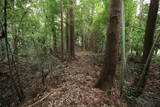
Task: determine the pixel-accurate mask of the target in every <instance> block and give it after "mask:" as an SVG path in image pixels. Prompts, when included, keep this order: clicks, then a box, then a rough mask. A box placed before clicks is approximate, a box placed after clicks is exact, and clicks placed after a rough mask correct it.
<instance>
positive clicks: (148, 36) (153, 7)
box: [143, 0, 159, 64]
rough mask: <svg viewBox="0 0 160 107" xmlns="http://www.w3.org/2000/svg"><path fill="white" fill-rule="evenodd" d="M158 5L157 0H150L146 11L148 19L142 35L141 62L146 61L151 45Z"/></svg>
mask: <svg viewBox="0 0 160 107" xmlns="http://www.w3.org/2000/svg"><path fill="white" fill-rule="evenodd" d="M158 7H159V0H151V3H150V8H149V12H148V20H147V25H146V30H145V35H144V49H143V63H144V64H145V63H146V60H147V58H148V55H149V52H150V50H151V47H152V45H153V38H154V31H155V26H156V19H157V13H158Z"/></svg>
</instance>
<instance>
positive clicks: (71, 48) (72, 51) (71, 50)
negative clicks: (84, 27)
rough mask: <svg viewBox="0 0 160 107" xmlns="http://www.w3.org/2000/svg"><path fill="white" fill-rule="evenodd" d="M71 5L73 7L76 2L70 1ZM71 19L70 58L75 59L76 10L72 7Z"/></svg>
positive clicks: (70, 11)
mask: <svg viewBox="0 0 160 107" xmlns="http://www.w3.org/2000/svg"><path fill="white" fill-rule="evenodd" d="M70 5H71V6H73V5H74V2H73V0H71V1H70ZM69 19H70V25H69V26H70V27H69V28H70V57H75V49H74V45H75V40H74V38H75V37H74V35H75V31H74V8H73V7H71V8H70V9H69Z"/></svg>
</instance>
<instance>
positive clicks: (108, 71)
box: [96, 0, 121, 91]
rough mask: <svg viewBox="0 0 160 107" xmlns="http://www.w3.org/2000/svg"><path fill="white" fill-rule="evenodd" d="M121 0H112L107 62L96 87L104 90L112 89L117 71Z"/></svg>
mask: <svg viewBox="0 0 160 107" xmlns="http://www.w3.org/2000/svg"><path fill="white" fill-rule="evenodd" d="M120 16H121V0H111V5H110V17H109V27H108V31H107V42H106V51H105V59H104V60H105V62H104V67H103V70H102V72H101V78H100V80H99V81H98V82H97V84H96V87H97V88H100V89H102V90H104V91H105V90H108V89H111V87H112V85H113V79H114V76H115V72H116V65H117V58H118V48H119V37H120Z"/></svg>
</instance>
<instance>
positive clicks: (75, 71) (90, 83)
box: [29, 52, 125, 107]
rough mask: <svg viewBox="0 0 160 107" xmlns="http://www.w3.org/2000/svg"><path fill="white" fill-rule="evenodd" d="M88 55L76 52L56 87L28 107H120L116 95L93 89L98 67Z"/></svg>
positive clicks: (97, 75)
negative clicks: (74, 57) (41, 99)
mask: <svg viewBox="0 0 160 107" xmlns="http://www.w3.org/2000/svg"><path fill="white" fill-rule="evenodd" d="M90 54H91V53H89V52H76V59H75V60H74V61H72V62H69V63H68V64H67V65H66V67H65V69H64V71H63V72H61V73H60V75H59V76H58V81H57V82H58V85H57V87H56V88H52V89H51V94H49V95H48V96H47V97H46V98H45V99H44V100H43V101H41V102H38V103H37V104H34V106H29V107H122V106H118V105H122V103H121V102H122V101H120V98H119V97H118V95H117V93H113V94H112V95H111V96H112V97H111V96H108V95H107V94H106V92H104V91H101V90H100V89H96V88H94V85H95V83H96V81H97V80H98V78H99V74H100V72H99V71H100V67H98V66H97V65H93V62H92V56H91V55H90ZM53 77H54V75H53ZM123 107H125V106H123Z"/></svg>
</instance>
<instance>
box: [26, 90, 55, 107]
mask: <svg viewBox="0 0 160 107" xmlns="http://www.w3.org/2000/svg"><path fill="white" fill-rule="evenodd" d="M53 92H54V91H51V92H50V93H48V94H47V95H46V96H44V97H43V98H41V99H40V100H38V101H36V102H35V103H33V104H31V105H29V106H28V107H34V106H35V105H37V104H39V103H41V102H42V101H43V100H45V99H46V98H47V97H48V96H49V95H51V94H52V93H53Z"/></svg>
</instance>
